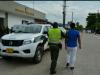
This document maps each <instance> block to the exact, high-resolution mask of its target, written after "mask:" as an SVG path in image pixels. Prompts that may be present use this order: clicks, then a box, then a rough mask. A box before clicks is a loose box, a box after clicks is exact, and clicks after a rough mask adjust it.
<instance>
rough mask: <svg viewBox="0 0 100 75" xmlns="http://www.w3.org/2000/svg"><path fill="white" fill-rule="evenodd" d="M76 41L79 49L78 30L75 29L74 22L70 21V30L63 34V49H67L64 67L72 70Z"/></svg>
mask: <svg viewBox="0 0 100 75" xmlns="http://www.w3.org/2000/svg"><path fill="white" fill-rule="evenodd" d="M77 41H78V44H79V48H80V49H81V38H80V32H79V31H78V30H75V23H70V30H69V31H68V32H66V35H65V50H67V63H66V67H69V68H70V69H71V70H74V65H75V61H76V54H77Z"/></svg>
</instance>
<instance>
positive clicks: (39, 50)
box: [34, 46, 43, 64]
mask: <svg viewBox="0 0 100 75" xmlns="http://www.w3.org/2000/svg"><path fill="white" fill-rule="evenodd" d="M42 55H43V48H42V47H40V46H38V47H37V49H36V53H35V56H34V61H35V63H36V64H37V63H39V62H41V60H42Z"/></svg>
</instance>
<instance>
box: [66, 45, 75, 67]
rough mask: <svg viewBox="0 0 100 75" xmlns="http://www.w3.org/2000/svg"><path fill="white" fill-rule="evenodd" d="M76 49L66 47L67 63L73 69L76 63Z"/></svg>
mask: <svg viewBox="0 0 100 75" xmlns="http://www.w3.org/2000/svg"><path fill="white" fill-rule="evenodd" d="M76 53H77V47H67V63H69V64H70V67H74V65H75V61H76Z"/></svg>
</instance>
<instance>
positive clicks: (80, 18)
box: [17, 1, 100, 26]
mask: <svg viewBox="0 0 100 75" xmlns="http://www.w3.org/2000/svg"><path fill="white" fill-rule="evenodd" d="M17 2H18V3H21V4H23V5H26V6H29V7H31V8H33V7H34V8H35V9H37V10H39V11H42V12H44V13H46V18H47V19H48V20H49V21H51V22H54V21H56V22H60V23H62V9H63V7H62V5H63V1H17ZM66 3H67V6H68V7H67V8H66V23H67V22H68V21H70V20H71V16H72V12H73V17H74V22H79V23H80V24H82V25H83V26H86V17H87V15H88V13H89V12H93V13H94V12H97V11H98V10H100V1H67V2H66Z"/></svg>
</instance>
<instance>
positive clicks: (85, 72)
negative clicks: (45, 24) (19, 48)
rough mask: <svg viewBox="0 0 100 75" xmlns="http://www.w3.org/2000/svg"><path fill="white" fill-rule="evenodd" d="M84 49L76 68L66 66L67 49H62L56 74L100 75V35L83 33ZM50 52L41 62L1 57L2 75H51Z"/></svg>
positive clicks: (0, 70)
mask: <svg viewBox="0 0 100 75" xmlns="http://www.w3.org/2000/svg"><path fill="white" fill-rule="evenodd" d="M81 37H82V49H81V50H79V49H78V52H77V60H76V64H75V70H74V71H71V70H70V69H67V68H66V67H65V65H66V53H67V52H66V50H65V49H64V42H63V49H62V50H60V54H59V58H58V63H57V67H56V71H57V73H56V74H55V75H100V39H99V38H100V35H94V34H86V33H82V34H81ZM50 62H51V60H50V53H49V51H47V52H46V53H45V55H44V56H43V60H42V62H41V63H39V64H33V63H30V62H28V61H26V60H22V59H15V60H13V61H5V60H3V59H0V75H50V74H49V68H50Z"/></svg>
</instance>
